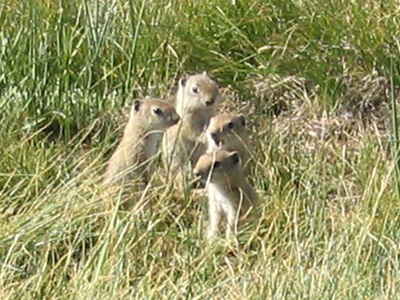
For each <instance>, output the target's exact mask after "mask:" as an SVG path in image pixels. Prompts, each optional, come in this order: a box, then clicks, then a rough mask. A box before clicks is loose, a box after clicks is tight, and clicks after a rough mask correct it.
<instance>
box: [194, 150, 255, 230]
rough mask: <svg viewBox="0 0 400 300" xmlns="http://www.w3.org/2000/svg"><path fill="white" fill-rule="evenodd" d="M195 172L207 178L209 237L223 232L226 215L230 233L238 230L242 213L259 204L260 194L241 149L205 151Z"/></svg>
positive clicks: (204, 178) (245, 213)
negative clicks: (246, 171)
mask: <svg viewBox="0 0 400 300" xmlns="http://www.w3.org/2000/svg"><path fill="white" fill-rule="evenodd" d="M194 174H195V175H196V176H198V177H201V178H202V179H203V180H205V181H206V191H207V196H208V211H209V229H208V234H207V236H208V238H212V237H214V236H216V235H217V234H218V233H219V232H220V229H221V224H220V223H221V220H222V219H225V220H226V235H227V236H229V235H232V234H236V233H237V226H238V221H239V217H240V216H244V215H247V213H249V212H251V211H252V210H254V209H256V208H257V205H258V195H257V193H256V192H255V190H254V189H253V187H252V186H251V185H250V184H249V183H248V182H247V181H246V178H245V175H244V173H243V169H242V166H241V159H240V156H239V153H238V152H236V151H233V152H228V151H225V150H217V151H214V152H210V153H206V154H203V155H202V156H200V158H199V160H198V162H197V164H196V167H195V169H194Z"/></svg>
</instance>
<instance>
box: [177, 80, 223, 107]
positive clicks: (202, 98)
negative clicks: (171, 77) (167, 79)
mask: <svg viewBox="0 0 400 300" xmlns="http://www.w3.org/2000/svg"><path fill="white" fill-rule="evenodd" d="M219 102H221V96H220V94H219V91H218V84H217V83H216V82H215V81H214V80H213V79H211V78H210V77H209V76H208V75H207V73H206V72H203V73H201V74H196V75H185V76H183V77H182V78H181V79H180V80H179V88H178V105H179V106H180V107H179V108H178V109H179V110H180V111H190V110H192V109H199V108H200V109H201V108H214V107H216V105H217V104H218V103H219Z"/></svg>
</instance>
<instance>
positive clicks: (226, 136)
mask: <svg viewBox="0 0 400 300" xmlns="http://www.w3.org/2000/svg"><path fill="white" fill-rule="evenodd" d="M206 134H207V140H208V142H209V143H210V144H211V145H212V146H214V147H217V148H220V147H223V148H225V149H228V148H230V146H235V144H237V143H238V142H239V143H243V139H244V138H245V137H246V119H245V117H244V116H243V115H231V114H220V115H216V116H214V117H212V118H211V120H210V124H209V125H208V127H207V133H206ZM231 144H232V145H231Z"/></svg>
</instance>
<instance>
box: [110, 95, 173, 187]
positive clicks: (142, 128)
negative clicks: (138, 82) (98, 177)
mask: <svg viewBox="0 0 400 300" xmlns="http://www.w3.org/2000/svg"><path fill="white" fill-rule="evenodd" d="M179 120H180V117H179V115H178V113H177V112H176V110H175V108H174V106H173V105H172V104H171V103H169V102H166V101H163V100H159V99H154V98H147V99H144V100H136V101H135V102H134V103H133V105H132V108H131V112H130V116H129V121H128V123H127V125H126V127H125V130H124V134H123V137H122V140H121V142H120V143H119V145H118V147H117V149H116V150H115V151H114V153H113V154H112V156H111V158H110V160H109V161H108V165H107V169H106V172H105V175H104V179H105V182H106V183H122V182H123V181H125V180H129V179H137V180H139V182H140V183H141V184H143V185H146V184H147V182H148V180H149V178H148V167H149V165H150V163H151V160H152V158H153V157H154V156H155V154H156V153H157V149H158V145H159V142H160V141H161V138H162V135H163V132H164V131H165V130H166V129H167V128H169V127H170V126H172V125H175V124H176V123H178V121H179Z"/></svg>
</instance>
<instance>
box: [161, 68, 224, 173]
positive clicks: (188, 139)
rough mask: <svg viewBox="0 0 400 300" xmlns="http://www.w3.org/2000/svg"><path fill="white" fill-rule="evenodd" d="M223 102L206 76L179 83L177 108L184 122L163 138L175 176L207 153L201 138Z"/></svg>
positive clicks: (167, 166)
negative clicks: (188, 163) (182, 168)
mask: <svg viewBox="0 0 400 300" xmlns="http://www.w3.org/2000/svg"><path fill="white" fill-rule="evenodd" d="M220 101H221V97H220V94H219V92H218V85H217V83H216V82H215V81H214V80H212V79H211V78H210V77H209V76H208V75H207V74H206V73H205V72H204V73H202V74H197V75H192V76H184V77H183V78H181V79H180V81H179V88H178V95H177V101H176V108H177V112H178V113H179V115H180V116H181V120H180V122H179V123H178V124H176V125H175V126H172V127H171V128H169V129H168V130H167V132H166V133H165V135H164V138H163V154H164V162H165V164H166V168H167V169H168V170H170V171H171V172H172V174H174V173H175V172H176V171H177V170H178V169H179V168H180V167H182V166H183V165H186V163H187V162H188V161H190V162H191V163H192V164H194V163H195V162H196V161H197V159H198V157H199V156H200V155H201V154H202V153H203V152H204V150H205V145H204V143H203V142H202V141H201V140H200V139H199V137H200V136H201V135H202V133H203V132H204V130H205V127H206V126H207V125H208V123H209V121H210V118H211V117H212V116H214V115H216V113H217V105H218V104H219V103H220Z"/></svg>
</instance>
